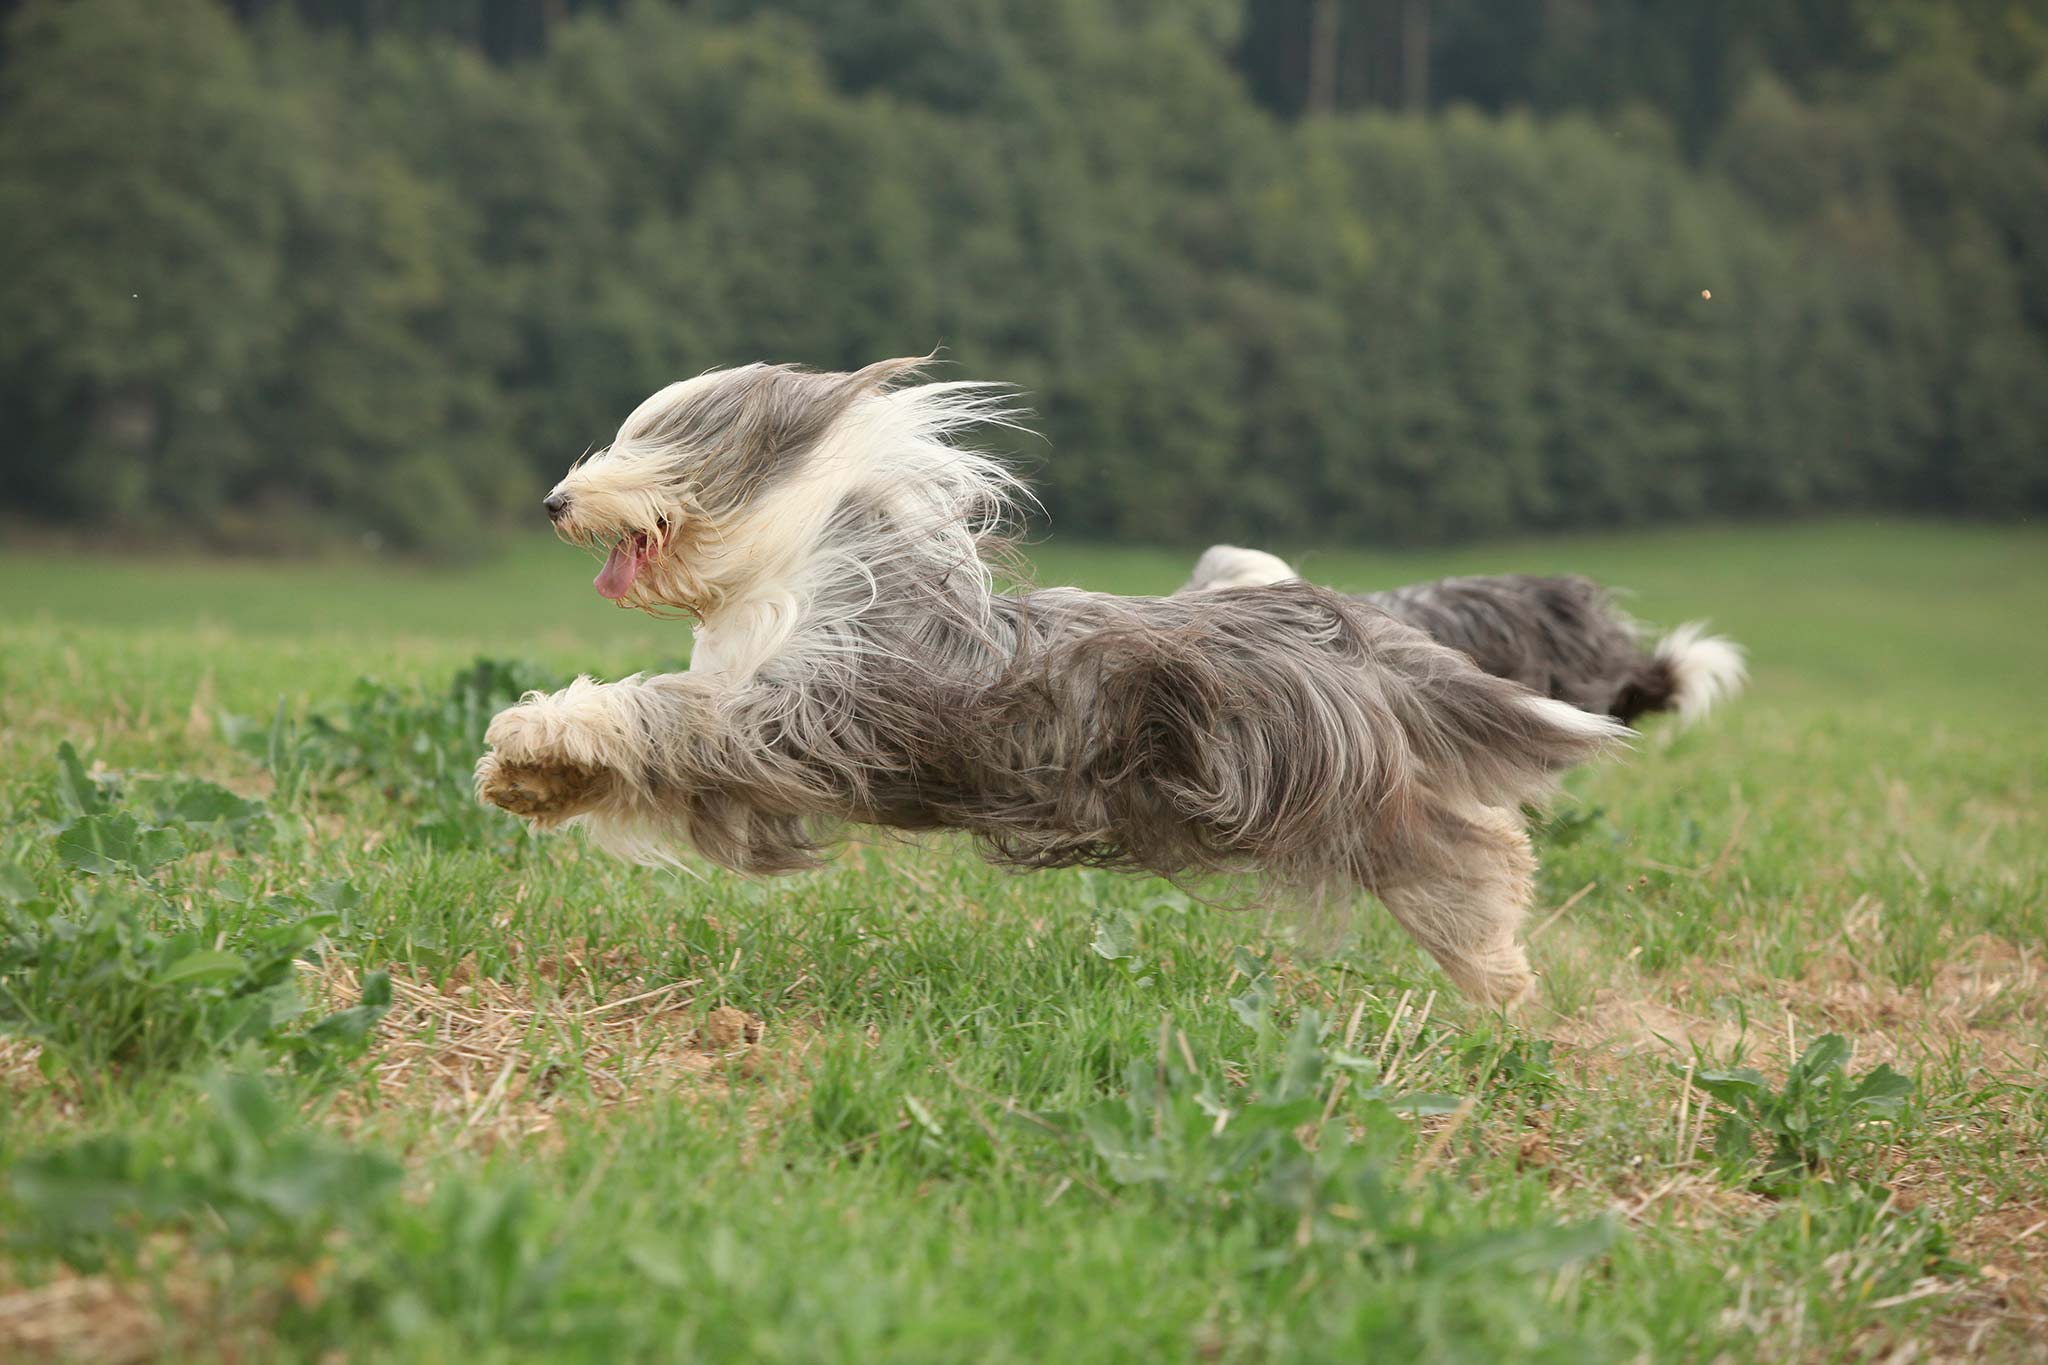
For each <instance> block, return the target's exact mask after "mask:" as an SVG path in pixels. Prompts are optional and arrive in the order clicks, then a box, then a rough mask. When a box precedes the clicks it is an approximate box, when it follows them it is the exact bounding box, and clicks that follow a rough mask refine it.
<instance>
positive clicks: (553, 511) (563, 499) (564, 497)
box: [541, 493, 569, 521]
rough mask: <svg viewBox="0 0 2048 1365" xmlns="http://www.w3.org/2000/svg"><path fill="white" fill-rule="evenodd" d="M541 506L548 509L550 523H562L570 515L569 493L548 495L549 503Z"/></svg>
mask: <svg viewBox="0 0 2048 1365" xmlns="http://www.w3.org/2000/svg"><path fill="white" fill-rule="evenodd" d="M541 506H542V507H545V508H547V509H548V520H549V521H560V520H561V519H562V518H563V517H564V516H566V515H567V514H568V511H569V495H568V494H567V493H550V494H548V499H547V501H546V502H544V503H542V504H541Z"/></svg>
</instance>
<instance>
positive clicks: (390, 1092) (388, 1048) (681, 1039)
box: [310, 961, 809, 1148]
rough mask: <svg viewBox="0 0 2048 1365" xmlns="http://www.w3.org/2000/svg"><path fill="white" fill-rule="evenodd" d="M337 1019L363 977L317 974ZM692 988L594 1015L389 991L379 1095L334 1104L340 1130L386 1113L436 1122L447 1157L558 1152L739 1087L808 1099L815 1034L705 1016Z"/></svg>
mask: <svg viewBox="0 0 2048 1365" xmlns="http://www.w3.org/2000/svg"><path fill="white" fill-rule="evenodd" d="M310 970H311V971H312V972H313V975H314V978H315V983H316V985H315V988H316V990H317V992H318V993H319V994H320V995H321V996H322V997H324V998H325V999H327V1000H329V1001H331V1002H333V1003H334V1004H336V1005H341V1004H345V1003H348V1002H352V1001H354V1000H356V999H358V998H359V997H360V993H361V987H360V983H359V981H358V979H357V976H356V974H355V972H354V970H353V969H352V968H350V967H348V966H346V965H344V964H340V963H337V962H332V961H330V962H328V963H326V964H324V965H322V966H320V967H318V968H313V969H310ZM701 984H702V983H701V982H700V981H697V980H690V979H686V980H679V981H673V982H669V983H666V984H664V985H660V986H655V987H651V988H648V989H644V990H628V991H623V992H621V993H618V994H616V995H614V996H612V997H611V998H607V999H603V1000H599V1001H597V1002H596V1003H585V1002H579V1001H576V1000H574V999H572V998H569V996H568V995H567V994H565V995H563V996H555V997H552V998H543V997H542V996H540V995H537V994H536V993H534V992H533V991H531V990H528V989H526V988H524V987H522V986H520V985H515V984H513V983H509V982H504V981H495V980H491V979H489V978H487V977H480V976H478V975H476V974H475V973H474V972H468V971H465V972H461V973H458V974H457V977H456V979H454V980H452V981H450V982H449V983H448V984H447V985H446V986H436V985H434V984H432V983H430V982H420V981H412V980H405V979H401V978H397V977H394V978H393V980H392V1004H391V1009H390V1011H389V1012H388V1013H387V1014H386V1015H385V1016H384V1018H383V1020H382V1021H381V1022H380V1023H379V1024H378V1027H377V1033H376V1037H375V1041H374V1042H373V1043H372V1045H371V1053H370V1058H369V1067H370V1075H371V1078H372V1083H371V1084H369V1085H366V1086H358V1087H352V1088H351V1089H350V1090H349V1091H347V1092H345V1093H344V1094H343V1095H342V1096H341V1097H340V1098H339V1100H338V1102H337V1110H338V1112H339V1114H340V1116H341V1118H342V1121H343V1123H344V1125H345V1126H350V1127H356V1126H363V1125H367V1124H369V1123H371V1122H372V1121H373V1120H374V1119H375V1118H376V1116H377V1115H378V1114H379V1113H382V1112H388V1111H394V1110H405V1111H409V1112H411V1113H414V1114H428V1115H431V1116H432V1117H433V1118H434V1119H435V1120H436V1127H437V1131H440V1132H443V1133H445V1138H444V1141H445V1144H446V1145H447V1146H448V1147H451V1148H468V1147H478V1148H490V1147H494V1146H496V1145H498V1144H501V1143H505V1142H512V1143H528V1142H534V1141H542V1142H546V1141H549V1139H550V1135H551V1134H553V1133H554V1131H555V1129H556V1128H557V1126H558V1124H559V1123H560V1122H561V1120H562V1119H563V1117H564V1116H565V1115H568V1114H574V1115H575V1116H576V1118H577V1119H578V1121H582V1120H585V1119H588V1118H589V1117H591V1116H592V1115H594V1114H600V1113H603V1112H605V1111H608V1110H613V1109H620V1108H627V1107H630V1106H633V1105H635V1104H638V1103H641V1102H643V1101H645V1100H647V1099H649V1098H652V1097H655V1096H660V1095H674V1094H679V1093H680V1094H694V1095H714V1094H725V1093H727V1092H728V1091H730V1089H731V1088H732V1087H733V1086H734V1085H735V1084H736V1083H739V1082H741V1081H743V1080H744V1081H760V1082H763V1083H768V1084H767V1085H766V1088H767V1089H769V1090H777V1091H779V1090H782V1089H785V1088H788V1087H791V1086H797V1087H800V1085H801V1077H802V1074H803V1069H802V1067H801V1065H800V1064H799V1063H800V1059H801V1058H802V1056H803V1054H804V1052H805V1050H806V1048H807V1047H808V1044H809V1033H808V1031H807V1030H805V1029H803V1028H802V1027H800V1026H797V1025H793V1024H787V1023H778V1024H776V1025H772V1026H771V1025H770V1024H769V1023H768V1021H766V1020H764V1019H762V1018H760V1017H759V1016H757V1015H753V1014H749V1013H748V1012H746V1011H745V1010H742V1009H739V1008H737V1007H735V1006H732V1005H725V1004H721V1005H717V1006H714V1007H712V1008H710V1009H709V1010H706V1009H705V1008H704V1005H705V1002H704V1001H702V1000H701V999H700V998H699V997H698V996H697V995H696V990H697V988H698V987H699V986H700V985H701Z"/></svg>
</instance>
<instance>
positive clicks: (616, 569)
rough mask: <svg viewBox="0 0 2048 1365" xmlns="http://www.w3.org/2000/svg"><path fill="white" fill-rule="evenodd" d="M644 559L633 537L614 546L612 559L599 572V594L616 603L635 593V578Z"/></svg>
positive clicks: (607, 560)
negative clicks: (630, 593) (628, 594)
mask: <svg viewBox="0 0 2048 1365" xmlns="http://www.w3.org/2000/svg"><path fill="white" fill-rule="evenodd" d="M642 558H643V556H642V555H641V554H640V553H639V551H638V546H637V543H636V542H635V541H634V539H633V537H631V536H628V537H626V538H625V539H624V540H621V541H620V542H619V543H618V544H616V545H614V546H612V552H611V557H610V558H608V559H606V560H605V562H604V567H603V568H602V569H599V570H598V571H597V579H596V582H597V590H598V592H599V593H600V594H602V595H603V596H606V597H609V598H611V599H612V601H614V602H616V601H618V600H619V599H620V598H621V597H624V596H625V595H626V594H627V593H629V592H631V591H633V576H634V575H635V574H637V573H639V572H640V563H641V560H642Z"/></svg>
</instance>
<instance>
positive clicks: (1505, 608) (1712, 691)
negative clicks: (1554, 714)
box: [1181, 545, 1746, 724]
mask: <svg viewBox="0 0 2048 1365" xmlns="http://www.w3.org/2000/svg"><path fill="white" fill-rule="evenodd" d="M1294 581H1298V579H1297V576H1296V574H1295V572H1294V570H1293V569H1292V568H1290V567H1289V566H1288V564H1287V562H1286V561H1285V560H1283V559H1280V558H1279V557H1277V556H1275V555H1270V554H1267V553H1266V552H1265V551H1264V550H1247V549H1243V548H1241V547H1239V546H1236V545H1212V546H1210V547H1209V549H1207V550H1206V551H1204V552H1203V554H1202V557H1201V558H1200V559H1199V560H1197V561H1196V562H1195V572H1194V576H1193V577H1192V578H1190V579H1189V580H1188V582H1187V585H1186V586H1185V587H1183V588H1182V589H1181V592H1182V593H1199V592H1214V591H1219V590H1222V589H1226V588H1244V587H1259V586H1266V585H1270V584H1274V583H1286V582H1294ZM1357 600H1358V601H1360V602H1363V603H1365V604H1366V605H1368V606H1372V607H1377V608H1378V609H1379V610H1381V611H1383V612H1386V613H1387V614H1388V615H1389V616H1392V617H1394V618H1395V619H1396V620H1400V621H1405V622H1407V623H1408V624H1409V625H1411V626H1413V627H1415V628H1416V629H1417V630H1419V631H1421V632H1422V633H1423V634H1425V635H1427V636H1429V638H1430V639H1432V640H1435V641H1436V642H1437V643H1438V644H1440V645H1449V646H1450V647H1451V648H1452V649H1455V650H1458V651H1460V652H1461V653H1463V654H1465V655H1466V656H1467V657H1469V658H1470V659H1471V660H1472V661H1473V662H1474V663H1476V664H1478V665H1479V666H1480V667H1481V668H1483V669H1485V670H1486V671H1487V672H1488V673H1491V674H1493V675H1494V676H1495V677H1497V678H1512V679H1513V680H1514V681H1516V682H1518V683H1520V684H1522V685H1523V686H1524V687H1527V688H1530V689H1532V690H1534V691H1537V692H1541V693H1543V694H1544V695H1545V696H1548V697H1555V698H1556V699H1557V700H1559V701H1565V702H1570V703H1571V704H1572V705H1573V706H1576V707H1578V708H1579V709H1580V710H1583V711H1591V712H1593V713H1595V714H1596V715H1609V716H1613V717H1614V718H1615V719H1616V720H1620V721H1623V722H1626V723H1629V724H1633V723H1634V722H1635V721H1636V720H1637V719H1638V718H1639V717H1641V716H1644V715H1647V714H1650V713H1652V712H1657V711H1676V712H1677V713H1678V716H1679V719H1680V720H1681V721H1683V722H1685V723H1687V724H1690V723H1691V722H1693V721H1695V720H1698V719H1699V718H1700V717H1702V716H1704V715H1705V714H1706V713H1707V712H1708V711H1709V710H1711V709H1712V708H1713V707H1714V706H1716V705H1718V704H1719V703H1721V702H1723V701H1726V700H1727V699H1729V698H1731V697H1733V696H1734V695H1735V694H1736V693H1737V692H1740V691H1741V690H1742V685H1743V681H1744V679H1745V677H1746V670H1745V668H1744V666H1743V660H1742V650H1741V649H1740V648H1739V647H1738V646H1737V645H1735V644H1734V643H1732V642H1731V641H1728V640H1724V639H1721V638H1720V637H1718V636H1712V635H1708V634H1706V633H1705V632H1706V628H1705V627H1704V626H1703V625H1701V624H1698V623H1693V624H1690V625H1684V626H1680V627H1679V628H1678V629H1677V630H1674V631H1672V632H1671V633H1670V634H1669V635H1666V636H1665V637H1664V638H1663V639H1661V640H1659V641H1658V642H1657V643H1656V644H1655V645H1654V646H1649V647H1645V643H1644V631H1643V628H1642V627H1641V626H1640V625H1638V624H1637V623H1636V622H1634V621H1632V620H1630V619H1629V617H1628V616H1627V615H1626V614H1625V613H1624V612H1622V611H1621V609H1620V608H1618V607H1616V606H1615V605H1614V601H1613V599H1612V598H1611V597H1610V596H1609V594H1608V592H1607V589H1605V588H1603V587H1601V586H1600V585H1599V584H1598V583H1595V582H1593V581H1592V580H1591V579H1588V578H1579V577H1577V576H1568V577H1559V578H1543V577H1536V576H1534V575H1530V574H1496V575H1491V576H1487V577H1474V578H1445V579H1439V580H1437V581H1436V582H1433V583H1417V584H1414V585H1412V586H1409V587H1405V588H1393V589H1390V590H1388V591H1385V592H1374V593H1364V594H1361V595H1360V596H1359V597H1358V598H1357Z"/></svg>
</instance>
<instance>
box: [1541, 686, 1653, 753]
mask: <svg viewBox="0 0 2048 1365" xmlns="http://www.w3.org/2000/svg"><path fill="white" fill-rule="evenodd" d="M1522 705H1523V706H1525V707H1527V708H1528V709H1529V710H1530V711H1532V712H1533V713H1535V714H1536V715H1537V716H1540V717H1541V718H1542V719H1543V721H1544V723H1545V724H1547V725H1549V726H1550V727H1551V728H1552V729H1555V730H1563V731H1565V732H1566V733H1567V734H1569V735H1571V736H1572V737H1573V738H1575V739H1584V740H1592V741H1595V742H1598V743H1601V744H1623V743H1626V742H1627V741H1628V740H1629V738H1630V737H1631V736H1632V735H1633V734H1634V733H1635V732H1634V731H1633V730H1630V729H1629V728H1628V727H1627V726H1626V725H1623V724H1622V723H1621V722H1620V721H1618V720H1616V719H1615V718H1614V717H1612V716H1603V715H1596V714H1594V713H1593V712H1591V711H1581V710H1580V709H1579V708H1578V707H1576V706H1573V705H1572V704H1571V703H1570V702H1568V701H1559V700H1557V699H1556V698H1555V697H1528V698H1525V699H1524V700H1523V702H1522Z"/></svg>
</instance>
